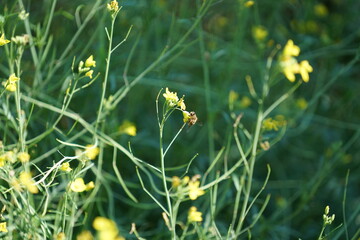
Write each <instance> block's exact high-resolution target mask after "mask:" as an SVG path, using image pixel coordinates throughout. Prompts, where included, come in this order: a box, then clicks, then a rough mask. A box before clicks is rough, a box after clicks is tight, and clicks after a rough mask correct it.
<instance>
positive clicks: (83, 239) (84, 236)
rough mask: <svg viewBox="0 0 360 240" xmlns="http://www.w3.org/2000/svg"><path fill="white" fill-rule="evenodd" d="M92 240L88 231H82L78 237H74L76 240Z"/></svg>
mask: <svg viewBox="0 0 360 240" xmlns="http://www.w3.org/2000/svg"><path fill="white" fill-rule="evenodd" d="M93 239H94V237H93V235H92V234H91V232H90V231H88V230H85V231H82V232H81V233H80V234H79V235H77V236H76V240H93Z"/></svg>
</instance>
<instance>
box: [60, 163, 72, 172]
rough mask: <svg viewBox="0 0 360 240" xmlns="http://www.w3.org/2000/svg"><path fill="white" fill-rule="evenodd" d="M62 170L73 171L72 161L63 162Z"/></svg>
mask: <svg viewBox="0 0 360 240" xmlns="http://www.w3.org/2000/svg"><path fill="white" fill-rule="evenodd" d="M60 170H61V171H63V172H71V170H72V168H71V167H70V163H69V162H65V163H63V164H61V166H60Z"/></svg>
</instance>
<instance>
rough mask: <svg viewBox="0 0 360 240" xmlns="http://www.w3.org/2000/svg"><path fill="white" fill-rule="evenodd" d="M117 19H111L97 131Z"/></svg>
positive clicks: (96, 125)
mask: <svg viewBox="0 0 360 240" xmlns="http://www.w3.org/2000/svg"><path fill="white" fill-rule="evenodd" d="M115 19H116V16H114V17H113V18H112V20H111V28H110V34H109V35H108V38H109V48H108V55H107V58H106V70H105V76H104V80H103V84H102V93H101V99H100V106H99V110H98V113H97V119H96V123H95V132H96V130H97V128H98V126H99V123H100V120H101V117H102V110H103V103H104V99H105V93H106V85H107V81H108V76H109V69H110V59H111V53H112V49H111V48H112V41H113V34H114V24H115Z"/></svg>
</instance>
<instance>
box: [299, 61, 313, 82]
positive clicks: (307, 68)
mask: <svg viewBox="0 0 360 240" xmlns="http://www.w3.org/2000/svg"><path fill="white" fill-rule="evenodd" d="M312 71H313V68H312V66H311V65H310V64H309V62H308V61H307V60H304V61H301V62H300V65H299V73H300V75H301V78H302V79H303V80H304V82H308V81H309V72H312Z"/></svg>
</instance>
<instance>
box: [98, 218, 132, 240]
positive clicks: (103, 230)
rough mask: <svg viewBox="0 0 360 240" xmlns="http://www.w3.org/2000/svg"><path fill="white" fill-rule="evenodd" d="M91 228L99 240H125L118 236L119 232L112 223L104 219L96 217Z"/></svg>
mask: <svg viewBox="0 0 360 240" xmlns="http://www.w3.org/2000/svg"><path fill="white" fill-rule="evenodd" d="M93 227H94V228H95V230H96V231H97V233H98V239H99V240H125V238H123V237H121V236H119V230H118V228H117V227H116V224H115V222H114V221H112V220H110V219H108V218H105V217H96V218H95V220H94V222H93Z"/></svg>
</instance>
